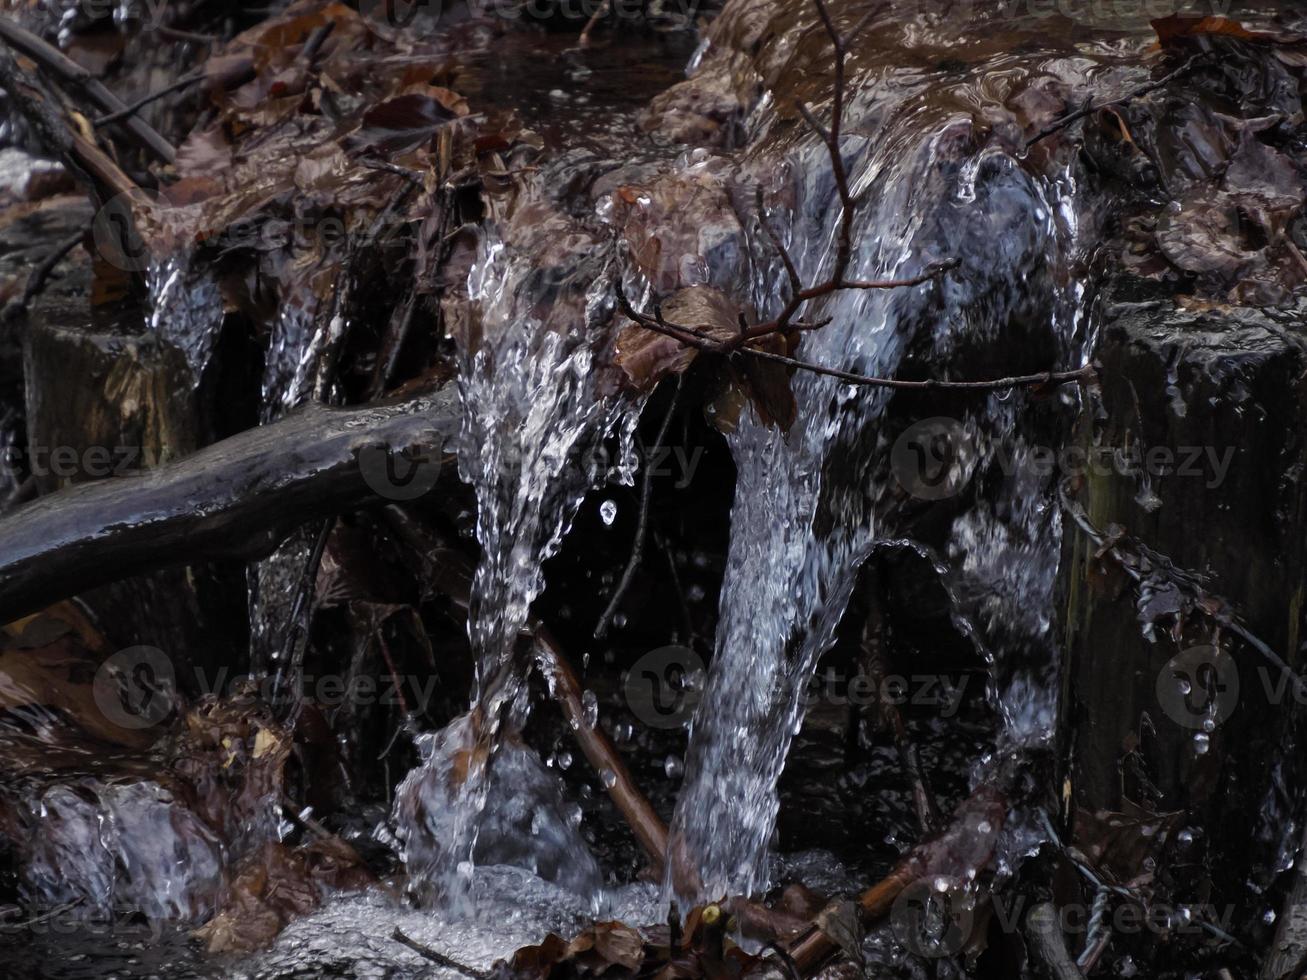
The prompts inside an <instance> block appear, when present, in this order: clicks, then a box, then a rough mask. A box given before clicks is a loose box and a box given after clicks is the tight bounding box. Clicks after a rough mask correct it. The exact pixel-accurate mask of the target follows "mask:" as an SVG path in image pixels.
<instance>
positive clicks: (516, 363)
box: [395, 228, 640, 905]
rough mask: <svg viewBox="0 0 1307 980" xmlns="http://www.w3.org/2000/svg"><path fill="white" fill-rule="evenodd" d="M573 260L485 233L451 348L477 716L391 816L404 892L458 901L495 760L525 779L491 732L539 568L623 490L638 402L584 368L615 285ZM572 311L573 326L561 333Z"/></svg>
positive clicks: (513, 689)
mask: <svg viewBox="0 0 1307 980" xmlns="http://www.w3.org/2000/svg"><path fill="white" fill-rule="evenodd" d="M541 231H543V233H544V234H546V235H548V234H550V232H551V229H549V228H544V229H538V230H537V232H536V233H537V234H539V233H540V232H541ZM583 254H584V257H583V258H580V259H579V260H578V261H577V263H576V265H574V266H572V267H569V268H567V270H566V273H565V274H564V275H563V276H561V277H560V279H561V283H560V281H559V280H558V279H551V278H550V277H548V276H544V275H542V274H541V272H540V270H539V268H538V265H539V260H538V257H537V255H536V254H535V253H534V251H533V250H532V249H531V248H530V247H522V248H520V249H517V250H514V249H510V248H508V247H507V246H506V245H505V244H504V243H503V241H502V240H500V239H499V238H497V237H495V236H494V235H490V236H487V238H486V239H485V240H484V241H483V242H482V243H481V246H480V251H479V255H478V260H477V262H476V264H475V265H474V266H473V268H472V270H471V272H470V274H469V277H468V282H467V290H468V297H469V300H470V301H471V302H472V304H473V305H474V308H475V316H476V319H477V328H478V333H479V337H476V338H473V337H471V335H469V338H467V339H466V340H465V343H464V344H463V345H462V346H461V349H460V354H461V363H460V372H459V381H458V384H459V394H460V398H461V401H462V406H463V427H462V432H461V435H460V438H459V443H458V460H459V471H460V473H461V475H462V477H463V479H464V480H465V481H466V482H467V483H469V484H471V486H472V487H473V489H474V490H475V492H476V498H477V539H478V541H479V542H480V544H481V549H482V555H481V560H480V562H479V563H478V565H477V570H476V575H475V577H474V580H473V585H472V592H471V600H470V603H469V606H468V638H469V640H470V642H471V647H472V652H473V657H474V663H475V681H474V690H473V692H472V700H473V710H472V712H471V713H470V714H469V715H468V716H466V717H465V719H462V720H460V721H459V722H457V723H456V727H455V726H451V729H447V730H446V732H444V733H441V735H440V736H438V737H437V738H436V739H435V741H434V742H432V743H431V744H429V745H427V746H426V748H427V750H428V754H427V757H426V759H425V760H424V762H423V765H422V766H421V767H419V768H418V769H417V770H415V771H414V772H412V773H410V774H409V776H408V777H407V778H406V779H405V781H404V783H403V785H402V786H401V788H400V791H399V794H398V799H397V803H396V810H395V814H396V824H397V833H398V835H399V837H400V838H401V840H402V841H404V843H405V846H404V853H403V856H404V858H405V861H406V864H407V865H408V867H409V872H410V875H411V876H412V879H413V881H414V883H415V886H416V887H417V888H418V889H420V890H427V891H431V892H434V893H437V894H440V895H441V896H442V897H444V898H445V899H446V900H447V901H448V902H451V903H453V904H455V905H457V904H459V903H460V902H461V900H462V897H463V896H465V895H466V894H467V892H468V885H469V883H470V881H471V872H472V868H473V865H474V860H475V858H476V854H477V851H478V839H479V838H478V834H479V833H481V832H482V829H483V821H482V814H483V813H484V812H485V811H486V809H487V801H488V800H489V799H490V795H491V792H492V786H493V784H494V782H495V780H496V779H497V778H499V767H500V765H501V763H502V764H503V765H507V766H510V767H513V768H515V769H517V770H518V771H519V772H523V773H525V772H526V771H528V770H531V769H532V767H531V766H527V765H526V764H525V762H524V761H523V760H522V759H521V758H520V757H518V756H517V755H515V756H514V757H513V759H512V761H510V760H505V759H501V758H496V757H495V756H496V752H497V749H498V748H499V745H500V742H501V741H502V735H503V733H504V732H505V731H508V730H512V729H514V728H516V727H519V726H520V724H521V722H522V720H523V718H524V717H525V713H526V710H527V708H526V700H525V698H524V697H523V696H522V695H523V681H524V677H523V665H522V663H521V660H520V658H519V657H518V656H517V642H518V639H519V637H520V635H521V633H522V631H523V629H524V628H525V626H526V624H527V619H528V616H529V613H530V607H531V603H532V601H533V600H534V599H535V598H536V596H537V595H539V593H540V591H541V589H542V588H543V586H544V579H543V576H542V573H541V566H542V565H543V563H544V562H545V561H546V560H547V559H548V558H549V557H550V556H551V555H553V554H554V553H555V551H556V550H557V548H558V546H559V544H560V542H561V541H562V539H563V537H564V535H565V534H566V533H567V530H568V527H569V526H570V525H571V522H572V519H573V517H574V516H575V514H576V511H577V508H578V507H579V505H580V503H581V500H582V498H583V497H584V496H585V493H586V492H587V490H589V489H590V488H591V487H592V486H595V485H596V484H597V483H599V482H600V481H602V480H603V479H605V478H610V477H615V478H617V479H621V480H624V481H626V482H629V481H630V472H631V468H632V456H633V453H632V447H631V442H632V439H633V436H634V430H635V424H636V422H637V421H638V417H639V408H640V400H639V399H638V398H634V397H632V396H629V395H625V394H619V393H615V392H613V393H610V392H607V391H604V390H601V388H600V382H599V378H600V372H598V371H597V370H596V369H595V360H596V353H597V351H598V350H599V348H600V346H601V345H602V344H603V342H604V341H605V336H604V329H603V328H604V324H605V323H606V322H607V320H608V318H609V316H610V313H611V307H610V301H609V300H608V299H607V297H609V296H611V294H612V288H611V280H610V278H609V277H608V275H607V268H606V267H607V259H606V256H605V254H604V250H603V249H601V248H597V249H594V250H593V251H588V252H586V253H583ZM569 300H570V302H569ZM542 308H543V309H545V310H546V311H547V312H545V313H544V314H541V313H540V312H539V311H540V310H541V309H542ZM569 312H570V314H571V315H575V316H576V317H577V319H578V320H580V322H571V323H568V322H567V317H568V315H569ZM612 436H617V437H618V441H619V443H620V446H621V448H620V450H619V453H618V459H617V461H616V462H617V465H616V466H613V465H611V462H610V458H609V454H608V453H607V452H606V450H605V444H606V442H607V441H608V440H609V439H610V437H612ZM451 738H452V739H454V741H455V742H456V743H457V744H458V745H459V746H462V751H463V752H464V753H465V756H464V758H465V762H464V763H463V765H462V767H461V770H460V772H461V779H460V781H459V782H458V783H457V784H456V785H455V786H454V787H452V788H451V789H450V791H449V792H443V791H442V789H441V787H442V786H445V785H447V784H446V783H445V782H444V781H446V780H448V778H449V772H450V760H451V751H450V749H449V748H448V747H447V746H445V742H447V741H449V740H450V739H451ZM523 751H526V750H523ZM535 765H538V760H536V762H535ZM492 770H493V771H494V775H491V771H492ZM417 815H424V817H423V819H415V816H417ZM547 820H548V821H553V820H554V818H553V817H552V816H550V817H547ZM436 828H439V832H436ZM567 843H568V845H569V846H570V847H571V848H572V850H573V855H572V858H571V860H573V861H575V862H576V863H577V866H578V867H579V868H583V869H587V870H586V873H585V874H584V875H583V878H584V879H585V881H586V882H589V881H590V879H591V878H594V877H595V876H594V875H592V874H590V872H589V870H588V869H589V868H590V866H591V865H592V864H593V858H592V857H591V856H590V855H589V853H588V852H587V851H586V849H585V847H584V844H583V842H581V841H580V839H579V837H575V836H574V835H573V836H571V837H569V838H568V841H567ZM530 859H531V860H534V858H533V857H532V858H530ZM596 874H597V869H596ZM596 880H597V878H596ZM576 883H577V884H581V882H580V881H578V882H576Z"/></svg>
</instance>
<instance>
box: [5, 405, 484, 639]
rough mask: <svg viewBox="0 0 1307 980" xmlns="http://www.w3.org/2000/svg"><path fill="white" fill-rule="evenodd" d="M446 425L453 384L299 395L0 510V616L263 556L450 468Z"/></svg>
mask: <svg viewBox="0 0 1307 980" xmlns="http://www.w3.org/2000/svg"><path fill="white" fill-rule="evenodd" d="M458 424H459V406H458V398H457V395H456V393H455V391H454V390H453V388H452V387H450V388H445V389H442V390H440V391H437V392H434V393H428V394H424V395H420V396H417V397H415V398H411V399H408V400H406V401H403V402H398V403H395V404H390V405H373V406H368V407H365V408H330V407H327V406H323V405H319V404H311V405H307V406H305V407H304V408H303V409H301V410H299V411H297V412H294V413H292V414H291V415H288V416H287V417H286V418H284V419H282V420H280V421H278V422H275V423H272V424H270V425H265V426H260V427H258V428H255V429H250V430H248V431H246V432H242V433H240V434H238V435H235V436H232V437H231V438H229V439H224V440H223V441H221V442H218V443H215V444H213V445H211V446H209V447H207V448H205V449H202V450H200V451H199V452H196V453H195V454H194V455H191V456H188V457H185V458H183V459H181V460H179V461H177V462H173V463H168V464H166V465H163V466H160V467H158V468H157V469H154V470H150V471H148V472H146V473H144V474H141V475H134V476H121V477H109V478H106V479H103V480H97V481H95V482H93V483H83V484H79V485H77V486H74V487H71V488H69V489H67V490H62V491H60V492H58V493H53V494H50V495H49V496H46V497H41V498H39V499H37V500H35V501H33V502H32V503H29V504H27V505H25V506H23V507H20V508H18V510H16V511H15V512H13V513H12V514H10V515H9V516H7V517H5V518H4V519H3V520H0V622H9V621H11V620H13V619H16V618H18V617H20V616H22V615H25V614H27V613H30V612H33V611H35V610H37V609H39V608H41V607H43V606H45V605H48V604H49V603H51V602H54V601H56V600H58V599H62V598H67V597H68V596H71V595H75V594H77V593H78V592H82V591H84V590H86V589H89V588H92V587H93V586H97V585H103V584H105V583H107V582H110V581H114V580H116V579H120V578H124V577H126V576H128V575H133V574H137V573H140V572H145V571H149V570H152V569H156V568H165V567H169V566H173V565H182V564H192V563H195V562H199V561H205V560H209V559H242V560H249V559H252V558H257V557H261V556H263V555H266V554H268V553H269V552H271V551H272V550H273V548H275V547H276V545H277V544H278V542H280V541H281V540H282V539H283V538H284V537H285V536H286V535H287V534H288V533H290V531H292V530H293V529H294V528H296V527H298V526H300V525H302V524H305V523H308V522H310V521H313V520H321V519H323V518H325V517H327V516H330V515H332V514H335V513H338V512H340V511H342V510H349V509H351V508H354V507H357V506H359V505H361V504H363V503H365V502H367V501H369V500H373V501H377V500H381V501H385V500H387V499H389V500H395V499H405V498H411V497H413V496H415V495H416V491H418V490H422V489H429V488H430V487H431V486H432V485H434V483H435V480H436V478H437V475H438V474H440V473H441V472H442V471H443V472H445V473H448V474H449V476H450V477H451V478H454V468H453V467H447V468H446V467H444V466H443V465H442V464H443V463H444V462H446V461H447V460H448V459H449V458H450V457H447V456H446V455H445V453H444V451H443V448H442V447H443V446H444V445H445V444H446V442H447V441H448V440H449V439H450V438H451V437H452V436H453V435H454V434H455V433H456V432H457V427H458ZM401 454H402V455H403V456H405V457H406V460H398V461H397V460H396V457H397V456H399V455H401ZM406 478H407V479H406Z"/></svg>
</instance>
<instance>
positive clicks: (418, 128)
mask: <svg viewBox="0 0 1307 980" xmlns="http://www.w3.org/2000/svg"><path fill="white" fill-rule="evenodd" d="M451 102H452V103H453V104H454V105H455V106H459V105H461V106H462V108H463V110H464V111H465V112H466V103H462V102H461V100H459V99H458V98H457V97H456V96H454V95H453V93H452V92H449V90H448V89H436V88H432V89H430V90H428V91H427V92H426V93H420V92H409V93H407V94H405V95H400V96H397V97H395V98H393V99H387V100H386V101H385V102H382V103H381V104H380V105H377V106H374V107H373V108H371V109H369V110H368V111H367V112H366V113H365V114H364V116H363V125H362V127H361V128H360V129H359V131H358V132H357V133H354V134H353V135H352V136H351V137H350V138H349V144H348V145H349V148H350V150H351V151H354V152H366V153H380V154H383V155H387V156H390V155H394V154H397V153H406V152H408V151H409V150H414V149H417V148H418V147H419V146H421V145H423V144H424V143H427V142H428V141H429V140H430V139H431V137H432V135H433V134H434V133H435V132H436V130H438V129H440V127H442V126H444V125H445V124H446V123H448V122H449V121H450V120H451V119H454V118H455V117H456V116H457V113H456V112H455V111H454V109H451V108H450V106H449V105H448V104H447V103H451Z"/></svg>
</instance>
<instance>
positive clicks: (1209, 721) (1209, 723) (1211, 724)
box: [1203, 718, 1216, 732]
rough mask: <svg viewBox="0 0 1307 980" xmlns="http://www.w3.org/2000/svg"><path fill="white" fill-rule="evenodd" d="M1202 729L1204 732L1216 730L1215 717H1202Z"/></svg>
mask: <svg viewBox="0 0 1307 980" xmlns="http://www.w3.org/2000/svg"><path fill="white" fill-rule="evenodd" d="M1203 731H1205V732H1214V731H1216V719H1215V718H1204V719H1203Z"/></svg>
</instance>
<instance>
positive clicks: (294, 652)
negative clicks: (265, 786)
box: [273, 516, 336, 719]
mask: <svg viewBox="0 0 1307 980" xmlns="http://www.w3.org/2000/svg"><path fill="white" fill-rule="evenodd" d="M335 526H336V518H335V517H334V516H333V517H328V518H327V519H326V520H325V521H323V522H322V526H321V527H320V528H319V529H318V534H317V537H316V538H315V539H314V542H313V548H312V550H311V551H310V552H309V557H308V560H307V561H305V563H304V570H303V572H302V574H301V576H300V582H299V585H298V587H297V588H296V590H295V601H294V603H293V604H292V605H291V608H290V620H289V621H288V622H287V623H286V636H285V638H284V639H283V640H282V649H281V660H280V666H279V667H278V668H277V676H276V679H275V681H274V683H273V692H274V694H273V701H274V703H275V702H276V700H277V696H278V695H280V693H281V687H282V680H283V678H285V677H287V674H289V679H290V681H291V682H293V683H295V685H296V686H295V690H294V692H293V694H292V704H291V710H290V712H289V713H288V717H289V718H291V719H296V718H298V716H299V711H300V704H301V697H300V695H301V691H300V689H299V684H298V680H299V677H298V675H299V664H300V661H301V659H302V656H303V649H304V645H303V644H302V643H300V642H299V639H300V634H301V633H304V634H307V633H308V624H307V623H305V622H303V618H304V610H305V607H306V606H307V605H308V603H309V598H310V596H312V594H313V591H314V588H315V586H316V585H317V581H318V566H320V565H321V564H322V554H323V552H324V551H326V548H327V539H328V538H329V537H330V536H331V529H332V528H333V527H335Z"/></svg>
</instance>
